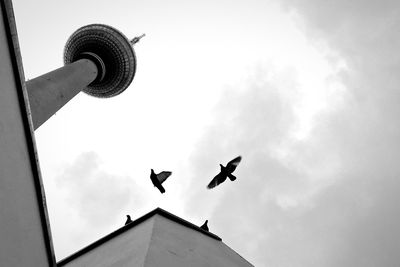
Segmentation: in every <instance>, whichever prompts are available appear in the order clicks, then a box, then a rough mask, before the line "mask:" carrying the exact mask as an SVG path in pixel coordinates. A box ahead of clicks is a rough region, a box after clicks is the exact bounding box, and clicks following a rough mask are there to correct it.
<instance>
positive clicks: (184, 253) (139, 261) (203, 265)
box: [62, 214, 252, 267]
mask: <svg viewBox="0 0 400 267" xmlns="http://www.w3.org/2000/svg"><path fill="white" fill-rule="evenodd" d="M62 266H65V267H91V266H93V267H111V266H115V267H117V266H118V267H128V266H129V267H132V266H141V267H187V266H191V267H211V266H213V267H214V266H218V267H249V266H252V265H251V264H250V263H248V262H247V261H246V260H245V259H243V258H242V257H241V256H239V255H238V254H237V253H236V252H234V251H233V250H232V249H230V248H229V247H227V246H226V245H225V244H224V243H223V242H221V241H218V240H216V239H214V238H211V237H209V236H208V235H205V234H203V233H201V232H199V231H195V230H193V229H191V228H188V227H186V226H184V225H182V224H180V223H177V222H175V221H172V220H170V219H168V218H165V217H164V216H162V215H159V214H156V215H154V216H152V217H150V218H149V219H147V220H146V221H144V222H142V223H140V224H138V225H136V226H134V227H133V228H131V229H127V231H125V232H122V233H120V234H119V235H117V236H115V237H114V238H112V239H110V240H108V241H107V242H105V243H103V244H101V245H99V246H98V247H95V248H94V249H92V250H89V251H87V252H86V253H84V254H82V255H80V256H79V257H77V258H75V259H73V260H72V261H70V262H69V263H66V264H63V265H62Z"/></svg>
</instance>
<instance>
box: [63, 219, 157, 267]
mask: <svg viewBox="0 0 400 267" xmlns="http://www.w3.org/2000/svg"><path fill="white" fill-rule="evenodd" d="M153 224H154V217H153V218H150V219H149V220H146V221H144V222H142V223H140V224H138V225H137V226H135V227H134V228H132V229H129V230H128V231H126V232H124V233H123V234H120V235H118V236H116V237H114V238H113V239H111V240H109V241H107V242H106V243H104V244H102V245H101V246H99V247H96V248H94V249H93V250H90V251H88V252H86V253H85V254H83V255H82V256H80V257H78V258H76V259H74V260H73V261H71V262H69V263H67V264H65V265H63V266H65V267H72V266H73V267H84V266H85V267H89V266H93V267H106V266H107V267H111V266H113V267H128V266H129V267H133V266H144V265H143V264H144V259H145V257H146V254H147V250H148V248H149V243H150V238H151V234H152V231H153Z"/></svg>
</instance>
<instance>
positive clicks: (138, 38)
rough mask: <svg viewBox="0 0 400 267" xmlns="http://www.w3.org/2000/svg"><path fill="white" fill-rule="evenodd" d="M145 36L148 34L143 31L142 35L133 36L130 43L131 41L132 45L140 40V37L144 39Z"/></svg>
mask: <svg viewBox="0 0 400 267" xmlns="http://www.w3.org/2000/svg"><path fill="white" fill-rule="evenodd" d="M145 36H146V34H145V33H143V34H142V35H140V36H137V37H135V38H133V39H132V40H130V43H131V44H132V45H135V44H136V43H137V42H139V41H140V39H142V38H143V37H145Z"/></svg>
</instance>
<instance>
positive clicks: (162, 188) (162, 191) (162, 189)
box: [158, 185, 165, 194]
mask: <svg viewBox="0 0 400 267" xmlns="http://www.w3.org/2000/svg"><path fill="white" fill-rule="evenodd" d="M158 189H159V190H160V192H161V193H162V194H164V193H165V189H164V187H162V185H160V186H159V187H158Z"/></svg>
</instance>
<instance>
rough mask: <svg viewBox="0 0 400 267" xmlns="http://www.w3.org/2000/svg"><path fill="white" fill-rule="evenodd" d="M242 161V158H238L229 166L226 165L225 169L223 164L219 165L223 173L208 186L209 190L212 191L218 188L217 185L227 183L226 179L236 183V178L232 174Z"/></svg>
mask: <svg viewBox="0 0 400 267" xmlns="http://www.w3.org/2000/svg"><path fill="white" fill-rule="evenodd" d="M241 160H242V157H241V156H238V157H236V158H234V159H233V160H231V161H229V162H228V164H226V167H224V166H223V165H222V164H219V166H221V171H220V173H218V174H217V175H216V176H215V177H214V179H212V180H211V182H210V183H209V184H208V185H207V188H208V189H211V188H214V187H216V186H217V185H219V184H221V183H223V182H225V180H226V178H229V179H230V180H231V181H235V180H236V176H234V175H233V174H232V173H233V172H234V171H235V170H236V167H237V165H238V164H239V163H240V161H241Z"/></svg>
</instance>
